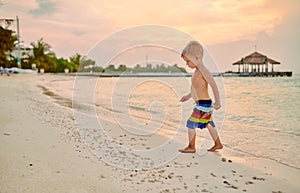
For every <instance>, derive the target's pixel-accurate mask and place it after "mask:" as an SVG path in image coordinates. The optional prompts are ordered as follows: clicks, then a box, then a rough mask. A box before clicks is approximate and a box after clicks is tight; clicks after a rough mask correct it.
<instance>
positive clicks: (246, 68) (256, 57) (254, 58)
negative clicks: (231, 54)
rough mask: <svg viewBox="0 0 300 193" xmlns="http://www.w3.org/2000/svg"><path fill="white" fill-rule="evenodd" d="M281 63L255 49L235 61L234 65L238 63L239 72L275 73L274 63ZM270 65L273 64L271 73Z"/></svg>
mask: <svg viewBox="0 0 300 193" xmlns="http://www.w3.org/2000/svg"><path fill="white" fill-rule="evenodd" d="M279 64H280V62H278V61H276V60H273V59H271V58H269V57H267V56H265V55H263V54H261V53H258V52H257V51H255V52H254V53H252V54H250V55H248V56H246V57H244V58H242V59H241V60H239V61H237V62H234V63H233V64H232V65H238V73H250V74H256V75H257V74H265V75H268V74H272V73H274V65H279ZM269 65H271V66H272V67H271V73H270V71H269Z"/></svg>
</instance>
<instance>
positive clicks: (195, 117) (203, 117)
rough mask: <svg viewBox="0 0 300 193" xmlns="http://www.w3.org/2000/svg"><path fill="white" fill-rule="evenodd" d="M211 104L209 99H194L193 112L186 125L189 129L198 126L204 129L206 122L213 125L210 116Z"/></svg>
mask: <svg viewBox="0 0 300 193" xmlns="http://www.w3.org/2000/svg"><path fill="white" fill-rule="evenodd" d="M212 112H213V105H212V101H211V100H199V101H196V105H195V107H194V110H193V113H192V115H191V116H190V118H189V119H188V120H187V123H186V126H187V128H190V129H195V128H200V129H204V128H205V127H206V125H207V124H211V125H212V126H213V127H215V124H214V122H213V118H212Z"/></svg>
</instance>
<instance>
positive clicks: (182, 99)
mask: <svg viewBox="0 0 300 193" xmlns="http://www.w3.org/2000/svg"><path fill="white" fill-rule="evenodd" d="M191 97H192V94H191V93H189V94H187V95H184V96H183V97H182V98H181V99H180V100H179V102H185V101H187V100H189V99H190V98H191Z"/></svg>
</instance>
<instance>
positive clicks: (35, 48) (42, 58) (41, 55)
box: [30, 38, 56, 72]
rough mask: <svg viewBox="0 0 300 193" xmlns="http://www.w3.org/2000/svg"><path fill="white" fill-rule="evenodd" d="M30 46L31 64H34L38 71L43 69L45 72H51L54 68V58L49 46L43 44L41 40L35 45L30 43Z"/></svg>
mask: <svg viewBox="0 0 300 193" xmlns="http://www.w3.org/2000/svg"><path fill="white" fill-rule="evenodd" d="M30 45H31V46H32V56H31V63H35V64H36V65H37V68H39V69H42V68H43V69H45V72H51V71H53V69H55V66H56V61H55V60H56V56H55V53H54V52H52V51H51V46H50V45H49V44H48V43H46V42H44V40H43V38H41V39H39V40H38V41H37V42H36V43H35V42H31V43H30Z"/></svg>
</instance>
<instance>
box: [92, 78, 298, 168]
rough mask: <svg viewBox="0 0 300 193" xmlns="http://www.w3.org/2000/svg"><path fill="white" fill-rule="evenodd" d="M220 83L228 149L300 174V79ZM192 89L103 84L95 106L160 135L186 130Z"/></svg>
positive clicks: (168, 84) (161, 81)
mask: <svg viewBox="0 0 300 193" xmlns="http://www.w3.org/2000/svg"><path fill="white" fill-rule="evenodd" d="M215 80H216V82H217V84H218V87H219V90H220V95H221V98H222V108H221V109H220V110H219V111H215V112H214V119H215V122H216V123H217V124H216V125H217V129H218V130H219V132H220V135H221V138H222V141H223V143H224V144H225V146H226V147H227V148H231V149H234V150H237V151H241V152H245V153H248V154H251V155H253V156H257V157H264V158H267V159H272V160H275V161H278V162H280V163H284V164H287V165H290V166H293V167H296V168H300V143H299V140H300V110H299V107H300V100H299V99H300V76H299V75H294V76H293V77H276V78H275V77H226V78H225V77H224V78H223V77H215ZM189 89H190V78H186V77H169V78H166V77H164V78H157V77H156V78H147V77H144V78H130V77H127V78H124V77H123V78H122V77H121V78H102V79H101V78H100V79H99V80H98V89H97V91H96V92H97V95H98V97H96V98H97V99H96V103H98V104H99V105H98V107H99V108H101V106H102V107H103V105H104V106H106V107H107V109H111V111H112V112H114V119H115V120H116V121H117V122H118V123H119V124H120V125H122V124H123V125H126V124H127V127H131V128H132V130H134V132H135V133H136V134H144V135H147V134H151V133H155V132H157V130H158V129H159V128H160V127H161V123H162V124H166V125H168V128H169V129H170V130H172V129H174V128H183V127H185V122H186V119H187V118H188V116H189V115H190V114H191V112H192V108H193V105H194V102H193V101H192V100H190V101H188V102H185V103H180V102H179V99H180V98H181V97H182V96H183V95H184V94H187V93H188V92H189ZM108 90H109V92H108ZM210 93H211V94H212V92H211V91H210ZM97 95H96V96H97ZM122 115H123V116H122ZM148 124H152V127H148V128H150V129H148V130H147V131H144V130H143V127H142V126H141V125H148ZM134 127H136V128H135V129H133V128H134ZM138 128H140V129H141V130H140V132H139V131H138ZM129 130H130V128H129ZM129 132H130V131H129ZM165 133H167V132H165ZM171 133H172V132H171ZM160 134H164V132H160ZM169 134H170V133H169ZM201 134H203V133H201ZM185 135H186V134H185Z"/></svg>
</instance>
